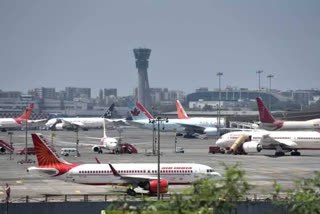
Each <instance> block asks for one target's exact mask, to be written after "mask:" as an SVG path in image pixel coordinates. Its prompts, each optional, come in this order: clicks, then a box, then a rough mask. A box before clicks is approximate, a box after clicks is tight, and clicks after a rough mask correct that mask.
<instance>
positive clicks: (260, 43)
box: [0, 0, 320, 95]
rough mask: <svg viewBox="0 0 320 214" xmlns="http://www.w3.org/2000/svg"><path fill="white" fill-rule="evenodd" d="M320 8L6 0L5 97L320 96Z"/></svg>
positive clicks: (272, 2) (295, 2) (1, 35)
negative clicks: (142, 52) (34, 93)
mask: <svg viewBox="0 0 320 214" xmlns="http://www.w3.org/2000/svg"><path fill="white" fill-rule="evenodd" d="M319 11H320V1H319V0H305V1H302V0H263V1H262V0H241V1H240V0H233V1H232V0H221V1H215V0H209V1H204V0H203V1H201V0H200V1H194V0H193V1H187V0H180V1H178V0H161V1H159V0H158V1H156V0H154V1H152V0H144V1H141V0H134V1H133V0H128V1H121V0H114V1H108V0H50V1H49V0H0V74H1V76H0V89H2V90H23V91H26V90H27V89H30V88H35V87H42V86H44V87H56V88H57V89H63V88H64V87H66V86H76V87H91V88H93V93H94V95H95V94H96V93H97V90H98V89H100V88H118V93H119V94H120V95H129V94H132V91H133V88H134V87H136V86H137V83H138V78H137V70H136V68H135V60H134V57H133V52H132V49H133V48H136V47H147V48H151V49H152V52H151V56H150V63H149V82H150V87H167V88H169V89H181V90H184V91H185V92H187V93H189V92H193V91H194V90H195V89H196V88H198V87H208V88H209V89H214V88H217V87H218V78H217V76H216V73H217V72H223V73H224V75H223V77H222V87H223V88H224V87H225V86H237V87H246V88H250V89H256V88H257V87H258V76H257V74H256V71H257V70H263V71H264V72H263V73H262V74H261V85H262V86H268V79H267V77H266V76H267V75H268V74H273V75H274V76H275V77H274V78H273V79H272V85H273V87H275V88H277V89H281V90H286V89H309V88H318V89H320V86H319V82H320V69H319V64H320V12H319Z"/></svg>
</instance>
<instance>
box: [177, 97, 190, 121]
mask: <svg viewBox="0 0 320 214" xmlns="http://www.w3.org/2000/svg"><path fill="white" fill-rule="evenodd" d="M176 107H177V112H178V118H179V119H188V118H189V117H188V115H187V113H186V112H185V111H184V109H183V107H182V105H181V103H180V101H179V100H177V101H176Z"/></svg>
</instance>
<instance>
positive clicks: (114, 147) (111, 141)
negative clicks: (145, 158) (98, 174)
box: [89, 121, 137, 154]
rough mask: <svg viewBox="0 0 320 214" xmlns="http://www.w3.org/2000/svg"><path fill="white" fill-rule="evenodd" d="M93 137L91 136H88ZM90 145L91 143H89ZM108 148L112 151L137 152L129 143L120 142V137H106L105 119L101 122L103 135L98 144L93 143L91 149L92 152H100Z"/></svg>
mask: <svg viewBox="0 0 320 214" xmlns="http://www.w3.org/2000/svg"><path fill="white" fill-rule="evenodd" d="M90 138H93V137H90ZM93 139H99V138H93ZM89 145H90V146H92V145H91V144H89ZM103 149H105V150H109V151H112V152H113V153H116V154H118V153H130V154H131V153H137V149H136V148H135V147H134V146H133V145H131V144H129V143H121V139H120V138H115V137H108V136H107V134H106V123H105V121H104V122H103V137H102V138H100V144H99V145H93V146H92V150H93V151H94V152H98V153H99V154H101V153H102V152H103V151H102V150H103Z"/></svg>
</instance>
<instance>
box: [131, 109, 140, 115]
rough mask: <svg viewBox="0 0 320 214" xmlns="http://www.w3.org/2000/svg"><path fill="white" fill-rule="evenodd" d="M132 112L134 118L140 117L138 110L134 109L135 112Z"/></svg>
mask: <svg viewBox="0 0 320 214" xmlns="http://www.w3.org/2000/svg"><path fill="white" fill-rule="evenodd" d="M130 112H131V114H132V115H133V116H139V114H140V111H139V110H138V109H136V108H134V109H133V111H130Z"/></svg>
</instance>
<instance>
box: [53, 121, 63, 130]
mask: <svg viewBox="0 0 320 214" xmlns="http://www.w3.org/2000/svg"><path fill="white" fill-rule="evenodd" d="M55 128H56V130H63V123H58V124H56V125H55Z"/></svg>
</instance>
